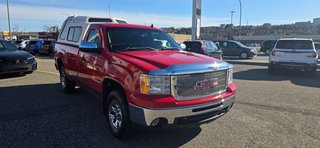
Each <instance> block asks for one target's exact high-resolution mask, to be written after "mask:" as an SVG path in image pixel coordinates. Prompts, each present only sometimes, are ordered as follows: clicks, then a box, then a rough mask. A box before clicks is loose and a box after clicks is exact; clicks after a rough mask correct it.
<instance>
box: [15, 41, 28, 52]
mask: <svg viewBox="0 0 320 148" xmlns="http://www.w3.org/2000/svg"><path fill="white" fill-rule="evenodd" d="M29 42H30V40H22V41H16V44H15V45H16V47H17V48H18V49H19V50H25V48H26V46H27V44H29Z"/></svg>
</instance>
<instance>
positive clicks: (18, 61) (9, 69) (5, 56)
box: [0, 40, 37, 74]
mask: <svg viewBox="0 0 320 148" xmlns="http://www.w3.org/2000/svg"><path fill="white" fill-rule="evenodd" d="M36 69H37V62H36V60H35V58H34V56H33V55H31V54H30V53H28V52H25V51H22V50H18V48H17V47H16V46H14V45H13V44H12V43H11V42H9V41H5V40H0V74H8V73H25V74H28V73H32V72H33V71H35V70H36Z"/></svg>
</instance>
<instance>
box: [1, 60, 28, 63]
mask: <svg viewBox="0 0 320 148" xmlns="http://www.w3.org/2000/svg"><path fill="white" fill-rule="evenodd" d="M27 63H28V60H27V59H6V60H3V61H1V64H27Z"/></svg>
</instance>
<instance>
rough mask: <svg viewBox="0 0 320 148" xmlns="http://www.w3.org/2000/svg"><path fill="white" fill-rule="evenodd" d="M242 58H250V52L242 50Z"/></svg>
mask: <svg viewBox="0 0 320 148" xmlns="http://www.w3.org/2000/svg"><path fill="white" fill-rule="evenodd" d="M240 58H241V59H248V58H249V54H248V53H247V52H241V53H240Z"/></svg>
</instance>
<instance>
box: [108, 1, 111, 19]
mask: <svg viewBox="0 0 320 148" xmlns="http://www.w3.org/2000/svg"><path fill="white" fill-rule="evenodd" d="M110 1H111V0H108V10H109V17H111V13H110V9H111V8H110V5H111V4H110Z"/></svg>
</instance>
